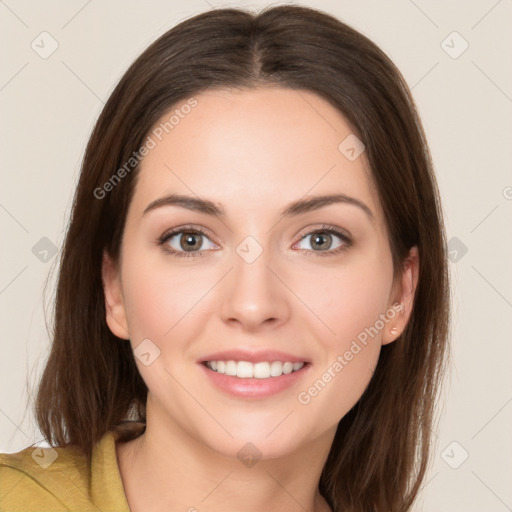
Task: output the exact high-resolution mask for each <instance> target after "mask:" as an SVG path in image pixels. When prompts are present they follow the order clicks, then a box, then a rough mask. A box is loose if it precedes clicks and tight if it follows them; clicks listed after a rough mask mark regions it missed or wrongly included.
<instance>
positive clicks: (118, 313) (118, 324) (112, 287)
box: [101, 251, 130, 340]
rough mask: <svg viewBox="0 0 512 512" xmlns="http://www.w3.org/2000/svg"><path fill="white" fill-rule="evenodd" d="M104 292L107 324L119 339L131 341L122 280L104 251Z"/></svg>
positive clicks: (102, 271)
mask: <svg viewBox="0 0 512 512" xmlns="http://www.w3.org/2000/svg"><path fill="white" fill-rule="evenodd" d="M101 275H102V280H103V292H104V295H105V310H106V322H107V325H108V327H109V329H110V330H111V331H112V333H113V334H114V335H115V336H117V337H118V338H122V339H125V340H128V339H130V333H129V332H128V324H127V322H126V311H125V306H124V300H123V293H122V289H121V279H120V275H119V269H118V267H117V265H116V264H115V263H114V262H113V261H112V259H111V257H110V256H109V254H108V253H107V251H104V253H103V261H102V266H101Z"/></svg>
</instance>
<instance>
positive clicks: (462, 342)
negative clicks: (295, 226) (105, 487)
mask: <svg viewBox="0 0 512 512" xmlns="http://www.w3.org/2000/svg"><path fill="white" fill-rule="evenodd" d="M276 3H279V2H274V4H276ZM295 3H303V4H304V5H309V6H313V7H317V8H320V9H323V10H325V11H327V12H330V13H332V14H334V15H335V16H337V17H338V18H340V19H341V20H343V21H345V22H346V23H348V24H349V25H351V26H353V27H354V28H356V29H358V30H360V31H361V32H363V33H364V34H366V35H367V36H369V37H370V38H371V39H372V40H373V41H375V42H376V43H377V44H378V45H379V46H380V47H381V48H382V49H383V50H384V51H385V52H386V53H387V54H388V55H389V56H390V57H391V58H392V59H393V60H394V62H395V63H396V64H397V66H398V67H399V69H400V70H401V71H402V73H403V75H404V76H405V78H406V80H407V82H408V83H409V85H410V87H411V88H412V91H413V94H414V96H415V99H416V101H417V104H418V107H419V110H420V114H421V116H422V119H423V122H424V125H425V129H426V132H427V136H428V139H429V143H430V147H431V150H432V154H433V158H434V163H435V166H436V171H437V176H438V180H439V186H440V189H441V195H442V199H443V201H444V209H445V213H446V222H447V231H448V238H449V239H450V248H451V249H455V250H456V251H457V252H452V253H451V259H452V260H453V261H451V262H450V267H451V274H452V279H453V289H454V291H453V293H454V304H453V328H452V329H453V341H452V343H453V361H452V371H451V374H450V376H449V378H447V380H446V385H445V388H444V393H443V397H444V399H443V407H442V408H439V417H440V423H439V430H438V432H437V434H436V448H435V452H434V454H433V458H432V465H431V469H430V472H429V475H428V477H427V479H426V481H425V485H424V487H423V490H422V493H421V499H420V501H419V503H418V506H417V508H416V510H418V511H420V510H423V511H425V512H434V511H435V512H444V511H462V510H464V511H465V512H471V511H479V512H480V511H482V510H485V511H486V512H493V511H496V512H502V511H507V510H512V488H511V485H510V483H511V482H512V440H511V435H510V433H511V432H512V429H511V426H512V379H511V377H510V375H511V356H512V343H511V336H510V332H511V329H512V275H511V274H512V272H511V266H510V261H511V257H512V237H511V236H510V235H511V229H510V226H511V220H512V215H511V213H512V175H511V173H510V169H511V160H512V155H511V149H510V148H511V141H512V116H511V114H512V59H511V58H510V53H511V52H510V50H511V48H512V46H511V43H512V30H511V28H512V23H511V21H512V3H511V1H510V0H500V1H496V0H478V1H477V0H473V1H471V2H468V1H463V0H459V1H452V2H445V1H441V0H438V1H430V2H427V1H426V0H416V1H412V0H393V1H389V2H379V1H377V0H363V1H359V2H355V1H349V0H338V1H334V0H330V1H329V0H319V1H315V2H313V1H310V2H295ZM266 5H269V2H263V1H254V2H242V1H232V2H222V3H221V2H216V1H215V0H195V1H190V2H186V3H185V2H184V1H177V0H173V1H170V0H166V1H164V0H161V1H156V0H153V1H150V2H142V1H140V0H139V1H129V2H121V1H120V0H115V1H114V0H112V1H108V2H105V1H104V2H100V1H98V0H89V1H82V0H76V1H75V0H74V1H66V2H65V1H46V2H28V1H14V0H8V1H0V34H1V38H2V44H1V45H0V51H1V57H2V60H1V62H2V67H1V71H0V107H1V116H2V126H1V154H2V169H3V172H2V175H1V179H2V186H1V189H0V226H1V230H2V247H3V251H2V263H1V268H0V312H1V315H2V324H1V325H2V342H1V344H0V389H1V390H2V394H1V398H0V452H15V451H18V450H21V449H22V448H24V447H26V446H28V445H30V444H32V443H34V442H38V441H40V440H41V434H40V432H39V431H38V430H37V428H36V427H35V424H34V421H33V416H32V412H31V410H30V409H28V410H27V403H28V401H29V400H30V397H31V392H33V389H34V384H35V383H36V382H37V378H38V377H39V375H40V372H41V369H42V367H43V364H44V361H45V358H46V355H47V353H48V348H49V338H48V334H47V331H46V327H45V320H44V306H43V287H44V284H45V281H46V279H47V277H48V276H49V272H50V270H51V269H52V268H53V267H55V263H56V260H57V256H56V255H52V253H51V247H52V244H54V245H55V246H56V248H59V247H60V246H61V244H62V241H63V235H64V229H65V226H66V222H67V218H68V215H69V211H70V205H71V198H72V193H73V190H74V187H75V183H76V179H77V175H78V171H79V165H80V161H81V158H82V155H83V151H84V148H85V144H86V141H87V138H88V137H89V135H90V132H91V129H92V127H93V124H94V122H95V120H96V118H97V116H98V115H99V113H100V110H101V108H102V107H103V104H104V102H105V101H106V99H107V98H108V96H109V94H110V93H111V91H112V90H113V87H114V86H115V85H116V83H117V81H118V80H119V79H120V77H121V75H122V74H123V73H124V71H125V70H126V69H127V67H128V66H129V64H130V63H131V62H132V60H133V59H134V58H135V57H136V56H137V55H138V54H139V53H141V52H142V51H143V50H144V49H145V48H146V47H147V45H148V44H149V43H151V42H152V41H153V40H155V39H156V38H157V37H158V36H160V35H161V34H162V33H163V32H164V31H166V30H167V29H169V28H171V27H172V26H174V25H176V24H177V23H178V22H179V21H181V20H183V19H184V18H187V17H189V16H191V15H193V14H197V13H199V12H202V11H204V10H207V9H210V8H213V7H227V6H234V7H248V8H254V9H259V8H261V7H264V6H266ZM44 31H46V32H48V33H49V34H50V36H46V35H43V36H40V34H41V33H42V32H44ZM454 31H456V32H458V33H459V34H460V37H459V36H458V35H453V34H452V33H453V32H454ZM52 39H54V40H55V41H56V42H57V44H58V48H57V49H56V50H55V52H54V53H53V54H51V55H50V56H47V58H42V56H40V54H43V56H46V55H44V52H48V51H49V50H50V49H51V44H52ZM443 41H445V42H444V43H443ZM464 41H466V42H467V44H469V47H468V48H467V50H466V51H464V52H463V53H462V54H461V55H458V53H460V51H461V50H462V49H463V48H464V46H465V42H464ZM31 44H33V46H34V47H35V49H37V51H36V50H34V49H32V47H31ZM53 44H55V43H53ZM38 52H39V53H38ZM450 53H451V55H450ZM454 56H456V57H457V58H453V57H454ZM43 237H47V238H48V239H49V241H51V243H50V242H49V241H48V240H45V241H42V242H41V241H40V240H41V239H42V238H43ZM454 237H455V238H454ZM36 244H38V245H36ZM34 246H35V247H36V249H34V250H33V248H34ZM464 247H466V248H467V253H465V254H463V251H461V248H462V249H463V248H464ZM48 249H50V252H48V253H45V252H44V251H45V250H48ZM34 253H35V254H34ZM461 256H462V257H461ZM46 259H47V260H48V261H45V260H46ZM55 276H56V272H55V268H53V274H51V275H50V277H49V284H48V294H47V303H48V307H47V309H48V310H49V311H51V302H52V299H53V294H54V282H55ZM454 442H455V443H454ZM453 443H454V444H453ZM466 453H467V454H468V458H467V459H466V460H464V457H465V456H466ZM457 466H458V468H457V469H454V467H457Z"/></svg>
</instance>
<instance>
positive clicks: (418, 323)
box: [36, 6, 450, 512]
mask: <svg viewBox="0 0 512 512" xmlns="http://www.w3.org/2000/svg"><path fill="white" fill-rule="evenodd" d="M267 85H269V86H270V85H274V86H281V87H287V88H292V89H297V90H300V89H302V90H309V91H312V92H314V93H317V94H318V95H319V96H321V97H322V98H324V99H326V100H327V101H329V102H330V104H331V105H333V106H334V107H335V108H337V109H338V110H339V111H340V112H341V114H342V115H343V116H344V117H345V118H346V119H347V121H348V122H349V124H350V125H351V126H352V127H353V130H354V132H355V133H356V134H357V136H358V137H359V138H360V139H361V140H362V141H363V142H364V144H365V146H366V157H367V159H368V162H369V164H370V167H371V172H372V179H373V181H374V183H375V185H376V187H377V190H378V193H379V196H380V200H381V203H382V206H383V209H384V213H385V217H386V221H387V228H388V233H389V241H390V246H391V250H392V255H393V263H394V270H395V273H396V272H401V271H402V268H403V267H402V265H403V262H404V258H405V257H406V255H407V254H408V251H409V249H410V248H411V247H413V246H414V245H416V246H417V247H418V251H419V261H420V269H419V278H418V285H417V288H416V292H415V297H414V309H413V312H412V314H411V317H410V319H409V322H408V325H407V327H406V329H405V331H404V332H403V334H402V335H401V336H400V337H399V339H398V340H397V341H395V342H394V343H390V344H388V345H385V346H383V347H382V350H381V355H380V359H379V362H378V364H377V368H376V370H375V373H374V375H373V377H372V379H371V381H370V384H369V386H368V388H367V389H366V391H365V392H364V394H363V396H362V397H361V398H360V400H359V401H358V402H357V404H356V405H355V406H354V407H353V408H352V409H351V410H350V411H349V412H348V413H347V414H346V415H345V416H344V417H343V418H342V419H341V421H340V422H339V425H338V429H337V432H336V436H335V438H334V442H333V445H332V448H331V451H330V453H329V456H328V460H327V462H326V464H325V467H324V470H323V473H322V476H321V479H320V492H321V493H322V495H323V496H324V497H325V498H326V500H327V502H328V503H329V505H330V506H331V507H332V509H333V510H334V511H341V510H343V511H354V512H355V511H358V512H359V511H370V510H379V512H385V511H393V512H399V511H406V510H409V509H410V507H411V505H412V503H413V501H414V499H415V497H416V495H417V494H418V491H419V488H420V485H421V482H422V480H423V478H424V475H425V471H426V468H427V467H428V459H429V453H430V450H429V446H430V442H431V439H430V434H431V427H432V424H433V420H434V402H435V400H436V398H437V396H438V393H439V387H440V384H441V377H442V374H443V370H444V368H445V364H446V356H447V338H448V333H449V303H450V292H449V279H448V270H447V258H446V241H445V232H444V226H443V218H442V208H441V205H440V200H439V192H438V189H437V184H436V180H435V176H434V173H433V166H432V162H431V157H430V154H429V151H428V148H427V144H426V140H425V135H424V132H423V128H422V126H421V122H420V119H419V117H418V114H417V112H416V108H415V106H414V102H413V99H412V96H411V93H410V92H409V89H408V87H407V85H406V83H405V81H404V79H403V78H402V76H401V74H400V72H399V71H398V70H397V68H396V67H395V65H394V64H393V63H392V62H391V60H390V59H389V58H388V57H387V56H386V55H385V54H384V53H383V52H382V51H381V50H380V49H379V48H378V47H377V46H376V45H375V44H374V43H372V42H371V41H370V40H368V39H367V38H366V37H364V36H363V35H361V34H360V33H358V32H357V31H355V30H354V29H352V28H350V27H349V26H347V25H345V24H344V23H342V22H340V21H339V20H337V19H336V18H334V17H332V16H330V15H328V14H325V13H323V12H321V11H318V10H315V9H310V8H306V7H298V6H278V7H274V8H267V9H265V10H263V11H262V12H261V13H259V14H252V13H250V12H247V11H241V10H236V9H217V10H211V11H209V12H206V13H203V14H200V15H198V16H195V17H193V18H190V19H188V20H186V21H184V22H182V23H180V24H179V25H177V26H176V27H174V28H173V29H172V30H169V31H168V32H166V33H165V34H164V35H163V36H161V37H160V38H159V39H158V40H157V41H155V42H154V43H153V44H151V46H149V48H148V49H147V50H146V51H144V53H143V54H142V55H141V56H140V57H139V58H138V59H137V60H136V61H135V62H134V63H133V64H132V65H131V66H130V68H129V69H128V71H127V72H126V73H125V75H124V76H123V77H122V79H121V81H120V82H119V84H118V85H117V87H116V88H115V90H114V91H113V93H112V95H111V96H110V98H109V100H108V101H107V103H106V105H105V107H104V109H103V111H102V113H101V115H100V117H99V119H98V121H97V124H96V126H95V128H94V131H93V133H92V135H91V138H90V140H89V143H88V145H87V148H86V152H85V156H84V160H83V165H82V169H81V174H80V179H79V183H78V187H77V190H76V194H75V198H74V203H73V209H72V214H71V220H70V224H69V227H68V231H67V235H66V240H65V244H64V247H63V251H62V255H61V260H60V273H59V278H58V286H57V294H56V302H55V319H54V326H53V330H54V332H53V345H52V348H51V353H50V356H49V359H48V362H47V364H46V367H45V370H44V374H43V376H42V379H41V382H40V386H39V389H38V395H37V399H36V418H37V422H38V425H39V427H40V429H41V431H42V433H43V435H44V436H45V437H46V439H47V441H48V442H49V443H52V444H58V445H61V446H66V445H68V444H72V445H77V446H78V447H80V448H81V449H82V450H83V452H84V453H85V454H86V456H87V458H88V459H89V458H90V456H91V452H92V447H93V445H94V443H96V442H97V441H99V439H100V438H101V437H102V436H103V435H104V434H105V433H106V432H107V431H108V430H116V429H118V430H117V433H118V435H119V436H120V437H121V438H124V439H129V438H131V437H134V436H136V435H138V434H140V432H141V429H140V428H139V429H131V428H127V426H126V425H127V424H126V423H123V422H125V421H126V420H139V421H140V422H144V421H145V403H146V397H147V387H146V385H145V383H144V381H143V380H142V378H141V376H140V374H139V372H138V370H137V367H136V364H135V362H134V357H133V354H132V350H131V347H130V344H129V343H126V342H123V340H120V339H119V338H117V337H116V336H114V335H113V334H112V332H111V331H110V330H109V328H108V327H107V324H106V320H105V298H104V293H103V287H102V276H101V263H102V255H103V251H104V250H105V249H106V250H108V252H109V253H110V255H111V256H112V258H113V259H114V261H118V258H119V252H120V242H121V237H122V233H123V229H124V223H125V219H126V213H127V209H128V206H129V203H130V200H131V197H132V194H133V190H134V186H135V182H136V180H135V178H136V175H137V167H136V166H134V169H133V170H132V171H131V172H127V173H124V174H126V175H125V176H123V178H122V180H119V182H116V184H115V186H112V187H109V191H108V193H105V194H103V193H102V194H103V195H104V197H102V198H98V194H97V193H95V191H97V190H98V189H100V188H102V187H103V186H104V184H105V183H106V182H107V181H108V180H109V179H110V178H111V177H112V176H113V174H115V173H116V171H117V170H118V169H119V168H121V167H122V166H123V165H124V164H125V162H127V161H129V159H130V157H131V156H132V155H133V153H134V152H136V151H137V150H138V149H139V148H140V147H141V146H142V144H143V143H144V140H145V138H146V137H147V136H148V133H149V131H150V129H151V128H152V127H153V126H154V125H155V123H156V122H157V121H158V120H159V119H160V118H161V116H162V115H163V114H165V113H166V112H167V111H169V109H170V108H171V107H173V106H174V105H176V104H177V103H179V102H181V101H183V100H186V99H187V98H190V97H191V96H192V95H194V94H199V93H200V92H202V91H204V90H206V89H211V88H213V87H226V88H227V87H233V88H246V87H258V86H267ZM340 142H341V141H340ZM103 190H105V189H103ZM128 425H129V424H128ZM136 425H137V424H136ZM121 430H122V432H121ZM120 432H121V433H120Z"/></svg>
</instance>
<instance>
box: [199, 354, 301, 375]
mask: <svg viewBox="0 0 512 512" xmlns="http://www.w3.org/2000/svg"><path fill="white" fill-rule="evenodd" d="M307 364H309V363H307V362H305V361H301V362H291V361H260V362H257V363H252V362H250V361H235V360H232V359H231V360H216V361H204V362H203V365H204V366H206V367H207V368H209V369H210V370H212V371H214V372H216V373H220V374H223V375H228V376H230V377H237V378H239V379H253V378H254V379H272V378H276V377H281V376H282V375H289V374H290V373H294V372H297V371H299V370H300V369H301V368H303V367H304V365H307Z"/></svg>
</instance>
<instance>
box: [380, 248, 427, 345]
mask: <svg viewBox="0 0 512 512" xmlns="http://www.w3.org/2000/svg"><path fill="white" fill-rule="evenodd" d="M419 265H420V261H419V252H418V248H417V247H416V246H414V247H412V248H411V249H410V251H409V255H408V256H407V259H406V260H405V263H404V269H403V272H402V275H401V277H400V281H399V282H398V286H397V287H396V288H397V289H396V290H394V292H393V295H392V297H391V299H392V301H391V302H392V304H393V306H392V308H393V309H394V310H395V312H396V315H395V316H394V317H393V319H392V320H390V321H389V323H388V324H387V325H386V327H385V330H384V332H383V335H382V344H383V345H386V344H388V343H391V342H393V341H395V340H396V339H397V338H398V337H399V336H400V335H401V334H402V333H403V332H404V330H405V328H406V326H407V323H408V321H409V318H410V316H411V313H412V309H413V306H414V296H415V293H416V287H417V285H418V276H419ZM398 304H399V306H397V305H398Z"/></svg>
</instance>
